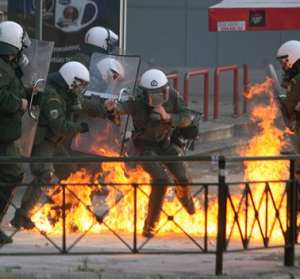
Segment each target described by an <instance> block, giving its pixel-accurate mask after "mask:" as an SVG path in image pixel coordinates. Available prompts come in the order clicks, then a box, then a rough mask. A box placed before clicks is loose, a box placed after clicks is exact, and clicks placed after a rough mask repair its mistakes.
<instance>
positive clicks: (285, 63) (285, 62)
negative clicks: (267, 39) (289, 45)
mask: <svg viewBox="0 0 300 279" xmlns="http://www.w3.org/2000/svg"><path fill="white" fill-rule="evenodd" d="M277 60H278V62H279V63H280V65H281V68H282V70H283V71H288V70H289V69H290V64H289V58H288V56H287V55H284V56H278V57H277Z"/></svg>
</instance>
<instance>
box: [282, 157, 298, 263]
mask: <svg viewBox="0 0 300 279" xmlns="http://www.w3.org/2000/svg"><path fill="white" fill-rule="evenodd" d="M287 187H288V189H287V231H286V241H285V247H284V265H285V266H294V264H295V242H296V227H297V185H296V178H295V160H290V181H289V183H288V185H287Z"/></svg>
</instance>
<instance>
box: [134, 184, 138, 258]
mask: <svg viewBox="0 0 300 279" xmlns="http://www.w3.org/2000/svg"><path fill="white" fill-rule="evenodd" d="M137 188H138V186H137V184H133V203H134V204H133V212H134V213H133V218H134V220H133V226H134V227H133V253H138V250H137Z"/></svg>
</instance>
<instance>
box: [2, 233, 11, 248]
mask: <svg viewBox="0 0 300 279" xmlns="http://www.w3.org/2000/svg"><path fill="white" fill-rule="evenodd" d="M12 242H13V239H12V238H11V237H10V236H8V235H7V234H6V233H4V232H3V231H2V230H0V246H2V245H5V244H9V243H12Z"/></svg>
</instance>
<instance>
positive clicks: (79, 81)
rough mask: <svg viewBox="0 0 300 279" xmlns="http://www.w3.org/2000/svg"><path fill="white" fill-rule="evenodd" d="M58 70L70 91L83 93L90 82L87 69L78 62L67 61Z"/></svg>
mask: <svg viewBox="0 0 300 279" xmlns="http://www.w3.org/2000/svg"><path fill="white" fill-rule="evenodd" d="M58 72H59V73H60V75H61V76H62V78H63V79H64V81H65V82H66V84H67V85H68V87H69V89H70V91H72V92H73V93H75V94H80V93H83V92H84V91H85V90H86V88H87V86H88V84H89V82H90V73H89V71H88V69H87V68H86V67H85V66H84V65H83V64H81V63H79V62H75V61H71V62H67V63H65V64H64V65H62V66H61V68H60V69H59V71H58Z"/></svg>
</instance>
